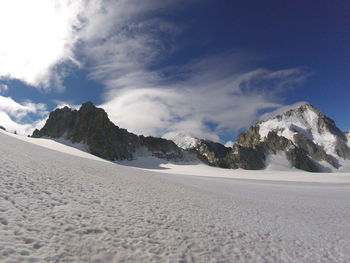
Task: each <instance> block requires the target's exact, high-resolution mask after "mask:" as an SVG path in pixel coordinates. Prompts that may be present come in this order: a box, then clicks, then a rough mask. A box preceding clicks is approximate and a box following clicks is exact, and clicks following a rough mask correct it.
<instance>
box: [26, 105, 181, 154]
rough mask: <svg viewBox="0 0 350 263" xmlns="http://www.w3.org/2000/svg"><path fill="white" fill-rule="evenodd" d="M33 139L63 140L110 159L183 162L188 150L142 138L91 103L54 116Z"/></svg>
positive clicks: (62, 110)
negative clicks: (148, 157)
mask: <svg viewBox="0 0 350 263" xmlns="http://www.w3.org/2000/svg"><path fill="white" fill-rule="evenodd" d="M32 137H35V138H40V137H49V138H63V139H65V140H68V141H70V142H72V143H81V144H84V145H86V146H87V148H88V150H89V152H90V153H92V154H94V155H96V156H99V157H101V158H104V159H108V160H132V159H134V158H136V157H137V156H138V155H152V156H155V157H158V158H162V159H167V160H169V159H171V160H182V159H183V158H184V151H183V150H182V149H181V148H179V147H178V146H176V144H175V143H174V142H172V141H170V140H166V139H162V138H155V137H145V136H142V135H141V136H138V135H135V134H133V133H130V132H128V131H127V130H126V129H121V128H119V127H118V126H116V125H115V124H113V123H112V122H111V121H110V120H109V118H108V115H107V113H106V112H105V111H104V110H103V109H101V108H97V107H95V106H94V105H93V104H92V103H91V102H86V103H84V104H83V105H82V106H81V107H80V109H79V110H72V109H70V108H68V107H64V108H61V109H56V110H54V111H53V112H51V113H50V115H49V118H48V120H47V121H46V123H45V126H44V127H43V128H42V129H41V130H35V131H34V132H33V135H32Z"/></svg>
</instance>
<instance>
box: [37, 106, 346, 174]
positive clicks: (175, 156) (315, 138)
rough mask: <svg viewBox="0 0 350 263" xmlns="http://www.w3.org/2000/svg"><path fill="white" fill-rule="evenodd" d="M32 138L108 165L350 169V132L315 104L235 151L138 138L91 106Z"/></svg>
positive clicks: (174, 138)
mask: <svg viewBox="0 0 350 263" xmlns="http://www.w3.org/2000/svg"><path fill="white" fill-rule="evenodd" d="M32 137H36V138H39V137H49V138H60V139H65V140H68V141H70V142H72V143H80V144H83V145H84V146H85V147H86V148H87V149H88V151H89V152H90V153H92V154H94V155H96V156H99V157H102V158H104V159H108V160H132V159H135V158H137V157H138V156H145V155H146V156H148V155H152V156H155V157H158V158H161V159H166V160H172V161H178V160H181V161H185V160H187V159H188V157H189V156H191V155H192V156H196V157H197V158H198V159H199V160H201V161H202V162H204V163H206V164H208V165H211V166H216V167H222V168H231V169H237V168H242V169H248V170H259V169H265V168H266V167H267V166H268V165H269V164H270V163H269V162H271V160H274V159H276V158H271V157H274V156H278V159H284V160H285V161H286V163H289V165H290V167H295V168H298V169H301V170H305V171H309V172H330V171H333V170H337V171H346V170H350V148H349V146H350V135H349V133H343V132H342V131H341V130H340V129H339V128H338V127H337V126H336V124H335V122H334V121H333V120H332V119H330V118H328V117H327V116H326V115H324V114H323V113H322V112H321V111H319V110H318V109H316V108H315V107H313V106H312V105H310V104H304V105H301V106H299V107H297V108H294V109H291V110H289V111H286V112H284V113H282V114H280V115H277V116H275V117H273V118H270V119H267V120H264V121H260V122H258V123H257V124H255V125H253V126H251V127H250V128H249V129H248V130H247V131H246V132H245V133H241V134H240V135H239V136H238V140H237V142H236V143H235V144H234V145H233V146H232V147H226V146H224V145H222V144H221V143H218V142H213V141H210V140H204V139H199V138H196V137H194V136H191V135H188V134H183V133H179V134H168V135H167V136H166V138H155V137H144V136H142V135H140V136H138V135H135V134H133V133H130V132H128V131H127V130H126V129H122V128H119V127H118V126H116V125H115V124H113V123H112V122H111V121H110V120H109V118H108V116H107V113H106V112H105V111H104V110H103V109H101V108H97V107H95V106H94V105H93V104H92V103H91V102H87V103H84V104H83V105H82V106H81V108H80V109H79V110H72V109H70V108H68V107H64V108H62V109H56V110H55V111H53V112H51V113H50V116H49V118H48V120H47V121H46V124H45V126H44V127H43V128H42V129H41V130H35V131H34V132H33V135H32ZM191 158H192V157H191ZM191 158H190V159H191Z"/></svg>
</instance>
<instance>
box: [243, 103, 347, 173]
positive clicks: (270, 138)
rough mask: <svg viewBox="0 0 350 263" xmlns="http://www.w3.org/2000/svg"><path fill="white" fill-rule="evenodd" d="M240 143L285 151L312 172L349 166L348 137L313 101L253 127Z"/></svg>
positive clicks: (273, 151) (268, 150)
mask: <svg viewBox="0 0 350 263" xmlns="http://www.w3.org/2000/svg"><path fill="white" fill-rule="evenodd" d="M238 144H239V145H242V146H245V147H249V148H253V149H258V148H259V149H263V151H264V153H265V156H266V155H268V154H282V155H285V158H286V159H287V160H288V161H289V162H290V163H291V165H292V166H294V167H296V168H299V169H302V170H306V171H312V172H321V171H330V170H333V169H342V168H344V167H346V166H348V165H349V164H350V163H349V160H350V149H349V147H348V139H347V137H346V136H345V135H344V133H343V132H342V131H341V130H340V129H339V128H338V127H337V126H336V124H335V122H334V121H333V120H332V119H330V118H328V117H327V116H326V115H324V114H323V113H322V112H321V111H319V110H318V109H316V108H315V107H313V106H312V105H310V104H305V105H302V106H299V107H297V108H295V109H291V110H289V111H287V112H285V113H283V114H281V115H278V116H276V117H274V118H271V119H269V120H265V121H262V122H259V123H257V124H256V125H254V126H252V127H251V128H250V129H249V130H248V131H247V132H246V133H243V134H241V135H240V136H239V137H238Z"/></svg>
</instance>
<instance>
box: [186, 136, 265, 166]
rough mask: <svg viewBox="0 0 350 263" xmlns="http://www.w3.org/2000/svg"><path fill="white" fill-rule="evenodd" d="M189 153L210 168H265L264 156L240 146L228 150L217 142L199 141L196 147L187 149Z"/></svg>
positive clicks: (254, 150)
mask: <svg viewBox="0 0 350 263" xmlns="http://www.w3.org/2000/svg"><path fill="white" fill-rule="evenodd" d="M189 151H190V152H192V153H194V154H196V156H197V157H198V159H200V160H201V161H203V162H205V163H206V164H209V165H211V166H217V167H221V168H231V169H237V168H243V169H248V170H257V169H262V168H264V167H265V163H264V161H265V156H264V155H263V154H261V153H260V152H259V151H258V150H256V149H253V148H249V147H244V146H241V145H234V147H233V148H230V147H225V146H224V145H222V144H220V143H217V142H212V141H207V140H200V141H199V143H198V145H197V146H196V147H194V148H191V149H189Z"/></svg>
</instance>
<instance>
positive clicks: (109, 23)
mask: <svg viewBox="0 0 350 263" xmlns="http://www.w3.org/2000/svg"><path fill="white" fill-rule="evenodd" d="M189 2H193V0H191V1H184V0H163V1H158V0H149V1H139V0H74V1H72V0H52V1H47V0H36V1H28V0H7V1H0V32H2V39H1V40H0V78H15V79H19V80H22V81H24V82H26V83H28V84H31V85H34V86H39V87H41V88H44V89H45V88H46V89H47V88H49V87H50V86H52V85H53V86H55V87H58V88H62V79H63V78H64V76H66V75H67V74H68V73H69V70H70V69H69V67H68V68H67V67H66V66H62V65H64V63H67V62H68V63H71V64H74V65H77V66H82V67H83V66H84V67H86V69H88V70H89V72H90V74H89V77H90V78H91V79H93V80H96V81H98V82H100V83H102V84H104V86H105V91H104V94H103V97H104V103H103V104H102V105H101V106H102V107H104V108H105V109H106V110H107V112H108V113H109V115H110V117H111V119H112V120H113V121H114V122H115V123H116V124H117V125H119V126H121V127H123V128H128V129H130V130H131V131H133V132H136V133H140V134H147V135H157V136H162V135H164V134H166V133H174V132H188V133H190V134H194V135H195V136H198V137H202V138H209V139H212V140H219V136H220V135H222V134H225V133H230V132H232V131H236V130H239V129H241V128H245V127H247V126H249V125H250V124H252V122H254V121H255V120H257V119H259V112H261V111H262V110H264V111H266V110H268V109H271V110H272V109H275V108H278V107H280V106H281V103H280V99H279V95H280V93H281V92H282V91H283V90H284V89H286V88H288V87H293V86H295V85H298V84H300V83H302V82H303V81H304V79H305V78H306V77H307V75H308V73H307V72H305V70H304V69H301V68H293V69H284V70H279V71H269V70H266V69H261V68H259V69H250V70H247V68H249V67H247V64H248V65H249V61H251V60H252V58H251V57H250V56H249V55H246V54H243V55H242V53H237V54H231V53H227V54H221V55H214V56H209V57H202V58H198V59H196V60H193V61H189V62H188V63H186V64H185V65H182V66H168V67H166V68H163V69H162V70H155V69H154V68H155V67H154V66H156V65H157V64H159V63H160V62H162V60H163V59H164V58H169V56H170V55H171V54H173V52H174V51H176V48H177V46H176V45H175V44H174V43H176V37H177V36H178V34H180V33H181V31H182V30H183V28H181V26H178V25H174V24H172V23H170V22H169V21H166V20H164V19H162V18H159V17H158V16H157V15H156V14H157V12H158V11H159V10H165V9H169V8H179V7H182V6H183V5H185V4H188V3H189ZM19 6H20V7H21V8H18V7H19ZM77 58H79V59H80V60H79V61H78V60H77ZM242 65H243V66H242ZM151 68H153V70H151ZM242 68H245V69H246V70H242ZM0 103H1V102H0ZM7 103H9V101H7ZM28 103H29V102H28ZM28 103H27V102H25V103H21V104H18V105H17V107H12V108H11V107H10V106H9V105H8V106H7V107H6V111H5V110H4V109H0V112H5V113H6V114H7V116H8V117H9V118H10V119H11V118H12V119H13V120H14V121H15V122H16V123H18V122H20V123H23V121H24V119H23V118H25V116H28V114H31V113H33V112H32V111H28V109H32V108H31V107H30V106H29V104H28ZM10 104H11V103H10ZM61 104H62V105H63V104H67V103H66V102H65V103H61ZM68 104H69V103H68ZM4 105H5V104H4ZM19 106H21V107H22V108H21V107H19ZM32 106H33V105H32ZM23 107H24V108H25V109H26V110H23ZM33 107H34V108H35V109H36V110H37V111H36V113H40V112H41V111H40V110H39V108H40V106H39V105H38V104H34V106H33ZM19 109H22V111H21V110H19ZM44 111H45V110H42V112H44ZM9 123H10V122H9ZM9 125H10V124H9ZM11 125H12V126H13V125H14V124H11Z"/></svg>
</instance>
